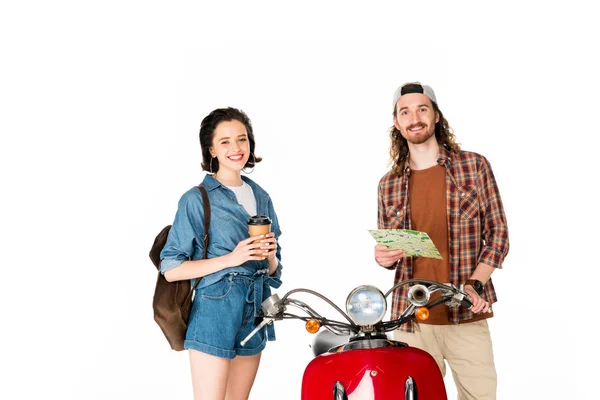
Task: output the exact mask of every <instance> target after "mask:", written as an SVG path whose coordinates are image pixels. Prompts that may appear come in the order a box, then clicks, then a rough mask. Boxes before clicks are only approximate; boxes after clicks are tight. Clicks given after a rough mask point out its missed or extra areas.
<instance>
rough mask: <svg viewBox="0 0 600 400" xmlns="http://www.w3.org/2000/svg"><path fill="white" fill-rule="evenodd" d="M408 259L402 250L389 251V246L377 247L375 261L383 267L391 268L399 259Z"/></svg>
mask: <svg viewBox="0 0 600 400" xmlns="http://www.w3.org/2000/svg"><path fill="white" fill-rule="evenodd" d="M403 257H406V254H405V253H404V251H402V250H388V248H387V246H383V245H380V244H378V245H377V246H375V261H376V262H377V264H379V265H381V266H382V267H386V268H388V267H391V266H392V265H394V263H395V262H396V261H398V260H399V259H401V258H403Z"/></svg>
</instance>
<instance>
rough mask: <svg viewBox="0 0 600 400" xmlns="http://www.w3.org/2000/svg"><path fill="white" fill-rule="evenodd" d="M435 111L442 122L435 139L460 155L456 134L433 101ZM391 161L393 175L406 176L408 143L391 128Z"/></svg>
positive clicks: (394, 128) (400, 134) (437, 127)
mask: <svg viewBox="0 0 600 400" xmlns="http://www.w3.org/2000/svg"><path fill="white" fill-rule="evenodd" d="M431 104H432V105H433V110H434V111H435V112H436V113H438V114H439V116H440V120H439V121H438V122H437V123H436V124H435V138H436V140H437V142H438V144H439V145H440V146H443V147H444V148H446V150H448V151H450V152H452V153H458V152H459V151H460V144H458V143H456V138H455V137H454V132H453V131H452V128H450V124H448V121H446V118H444V114H442V111H441V110H440V108H439V107H438V105H437V104H436V103H435V102H434V101H432V102H431ZM393 115H394V117H395V116H396V106H394V114H393ZM390 139H391V143H392V144H391V146H390V159H391V160H392V163H393V166H392V173H393V174H395V175H398V176H402V175H403V174H404V165H405V163H406V159H407V158H408V142H407V141H406V139H405V138H404V136H402V133H401V132H400V131H399V130H398V129H397V128H396V127H395V126H392V127H391V128H390Z"/></svg>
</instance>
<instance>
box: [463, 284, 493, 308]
mask: <svg viewBox="0 0 600 400" xmlns="http://www.w3.org/2000/svg"><path fill="white" fill-rule="evenodd" d="M465 292H466V293H467V294H468V295H469V296H471V301H472V303H473V306H471V311H472V312H474V313H475V314H478V313H480V312H489V308H490V303H488V302H487V301H485V300H484V299H482V298H481V297H480V296H479V295H478V294H477V292H476V291H475V289H473V286H471V285H467V286H465Z"/></svg>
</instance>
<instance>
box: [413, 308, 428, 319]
mask: <svg viewBox="0 0 600 400" xmlns="http://www.w3.org/2000/svg"><path fill="white" fill-rule="evenodd" d="M415 317H417V319H418V320H419V321H425V320H426V319H427V318H429V309H428V308H427V307H419V308H417V310H416V311H415Z"/></svg>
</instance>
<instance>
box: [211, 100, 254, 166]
mask: <svg viewBox="0 0 600 400" xmlns="http://www.w3.org/2000/svg"><path fill="white" fill-rule="evenodd" d="M234 120H235V121H239V122H241V123H242V124H244V126H245V127H246V133H247V134H248V141H249V142H250V157H248V161H247V162H246V165H244V168H252V167H254V166H255V165H256V163H259V162H261V161H262V157H258V156H256V155H255V154H254V147H255V142H254V132H253V131H252V123H251V122H250V118H248V116H247V115H246V113H245V112H243V111H241V110H238V109H237V108H233V107H227V108H217V109H216V110H214V111H212V112H211V113H210V114H208V115H207V116H206V117H204V119H203V120H202V123H201V124H200V148H201V149H202V169H203V170H204V171H209V172H210V171H212V172H213V173H214V172H217V171H218V170H219V160H218V159H217V158H216V157H215V158H213V157H212V156H211V154H210V148H211V147H212V145H213V138H214V137H215V129H216V128H217V125H219V124H220V123H221V122H224V121H234ZM211 163H212V166H211ZM211 167H212V168H211Z"/></svg>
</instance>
